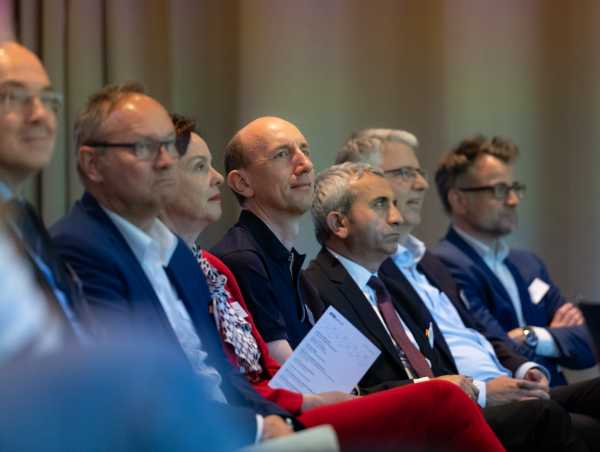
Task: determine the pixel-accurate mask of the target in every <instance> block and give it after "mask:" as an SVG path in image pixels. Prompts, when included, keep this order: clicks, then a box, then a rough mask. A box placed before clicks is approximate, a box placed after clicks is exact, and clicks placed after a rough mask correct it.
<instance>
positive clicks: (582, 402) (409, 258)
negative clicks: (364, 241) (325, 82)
mask: <svg viewBox="0 0 600 452" xmlns="http://www.w3.org/2000/svg"><path fill="white" fill-rule="evenodd" d="M418 144H419V143H418V140H417V138H416V137H415V136H414V135H412V134H411V133H409V132H406V131H401V130H390V129H365V130H362V131H359V132H357V133H355V134H354V138H351V139H350V140H348V141H347V143H346V144H345V146H344V147H343V148H342V150H341V151H340V152H339V153H338V155H337V158H336V161H337V162H343V161H362V162H370V163H372V164H375V165H377V166H379V167H381V169H382V170H383V173H384V175H385V176H386V178H387V179H388V180H389V182H390V183H391V185H392V187H393V189H394V193H395V196H396V201H397V204H398V207H399V209H400V212H401V213H402V217H403V220H404V222H403V228H402V231H403V234H402V237H401V238H400V241H399V244H398V247H397V250H396V252H395V253H394V254H393V255H392V256H391V258H390V259H387V260H386V261H385V262H384V263H383V264H382V266H381V267H380V269H379V275H380V276H381V278H382V280H383V281H384V283H385V285H386V287H387V288H388V290H389V291H390V293H391V294H392V296H393V297H394V298H395V299H396V300H398V301H399V304H401V305H402V307H403V308H404V310H405V311H407V312H409V313H410V315H411V316H412V317H413V319H415V320H416V323H417V324H418V325H419V326H418V328H417V331H413V334H414V335H415V338H418V336H419V335H424V336H426V337H427V338H428V339H429V341H430V342H429V345H430V346H431V347H432V348H433V351H434V352H436V353H435V354H437V356H438V358H441V361H442V362H445V363H446V368H447V369H450V370H452V368H454V369H455V372H456V370H457V371H459V372H460V373H462V374H464V375H470V376H472V377H473V378H474V379H475V380H474V382H475V384H476V385H477V387H478V388H479V398H478V402H479V403H480V404H481V405H482V406H490V405H500V406H499V407H498V408H501V409H503V412H501V417H500V419H502V421H501V422H507V421H509V420H510V418H511V416H512V414H511V411H512V410H514V409H518V407H519V406H522V403H523V402H522V401H523V400H526V399H531V398H539V399H542V400H543V399H547V398H548V397H549V398H550V399H551V400H552V402H556V403H557V404H558V405H560V406H561V407H562V408H563V409H565V410H567V411H568V412H569V413H571V417H572V419H573V425H574V427H575V430H577V432H578V433H579V434H580V435H581V436H582V437H583V438H585V440H586V442H587V443H588V444H590V445H593V444H597V443H598V441H600V437H599V436H598V432H599V431H600V422H599V421H598V420H599V419H600V412H599V411H598V409H597V408H594V407H595V406H597V405H598V403H600V402H599V401H600V379H595V380H590V381H586V382H581V383H579V384H577V385H571V386H562V387H560V388H553V389H552V390H549V388H548V380H547V377H548V375H547V374H546V373H545V372H547V371H545V369H543V368H541V367H540V366H539V365H538V364H536V363H534V362H532V361H529V360H528V359H526V358H525V357H524V356H522V355H520V354H518V353H517V352H516V351H515V350H514V348H513V347H512V346H511V343H510V341H509V340H508V339H507V337H506V335H505V334H493V333H490V332H489V331H487V330H486V328H485V326H484V325H483V324H482V323H481V322H480V321H479V320H478V319H477V318H474V317H473V316H472V315H471V314H470V313H469V312H467V309H465V307H464V305H463V302H462V301H461V294H460V292H459V289H458V288H457V285H456V283H455V281H454V280H453V278H452V276H451V274H450V273H449V271H448V269H447V268H446V267H445V265H444V264H443V263H442V262H441V261H440V260H439V259H438V258H437V257H435V256H434V255H432V254H431V253H429V252H428V251H427V250H426V247H425V245H424V244H423V243H422V242H420V241H419V240H418V239H417V238H416V237H414V236H413V235H411V234H410V233H411V232H412V230H413V229H414V228H415V227H416V226H418V225H419V224H420V223H421V209H422V205H423V201H424V198H425V194H426V192H427V189H428V188H429V183H428V181H427V177H426V173H425V172H424V170H423V169H422V168H421V166H420V163H419V160H418V158H417V155H416V152H415V149H416V148H417V147H418ZM363 252H365V251H364V250H363ZM407 326H409V328H410V325H409V324H407ZM477 331H480V332H482V333H484V334H485V338H484V337H483V336H482V335H481V334H479V333H478V332H477ZM486 339H487V340H486ZM417 342H419V341H418V339H417ZM422 342H423V341H421V343H422ZM420 347H421V349H423V346H422V345H421V344H420ZM435 354H434V355H435ZM437 361H438V362H440V359H438V360H437ZM431 363H432V368H433V369H434V374H435V373H436V372H435V367H434V364H435V361H433V360H432V361H431ZM507 402H514V403H507ZM495 414H496V415H498V412H496V413H495ZM530 420H531V419H530ZM517 431H518V432H522V429H518V428H517V429H514V428H513V429H511V432H513V433H514V432H517ZM543 436H544V438H545V439H546V440H547V439H548V433H547V432H546V433H545V434H544V435H543ZM503 439H504V438H503ZM510 439H511V440H513V441H514V440H516V438H515V437H514V436H510ZM536 447H537V448H543V446H542V445H541V444H539V443H537V444H536Z"/></svg>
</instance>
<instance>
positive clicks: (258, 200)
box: [212, 117, 315, 362]
mask: <svg viewBox="0 0 600 452" xmlns="http://www.w3.org/2000/svg"><path fill="white" fill-rule="evenodd" d="M225 171H226V173H227V184H228V185H229V187H230V188H231V190H232V191H233V193H234V194H235V196H236V197H237V199H238V201H239V203H240V206H241V208H242V212H241V214H240V217H239V220H238V222H237V223H236V224H235V225H234V226H233V227H232V228H231V229H229V231H228V232H227V233H226V234H225V236H224V237H223V239H222V240H221V241H220V242H219V243H218V244H217V246H216V247H215V248H213V250H212V252H213V253H214V254H216V255H217V256H219V257H220V258H221V259H222V260H223V261H224V262H225V264H226V265H227V266H228V267H229V268H230V269H231V270H232V271H233V273H234V274H235V276H236V278H237V280H238V283H239V284H240V287H241V289H242V292H243V295H244V298H245V300H246V303H247V305H248V307H249V309H250V310H251V311H252V315H253V317H254V320H255V321H256V324H257V326H258V329H259V331H260V332H261V334H262V335H263V337H264V339H265V340H266V341H267V343H268V345H269V351H270V352H271V354H272V355H273V356H274V357H275V358H276V359H277V360H278V361H280V362H284V361H285V360H286V359H287V358H288V357H289V356H290V355H291V353H292V350H293V349H294V348H295V347H296V346H297V345H298V344H299V343H300V341H301V340H302V338H303V337H304V336H305V335H306V333H307V332H308V330H309V329H310V327H311V320H310V319H311V317H312V315H311V314H310V312H309V311H308V310H307V308H306V307H305V306H304V304H303V303H302V300H301V296H300V293H299V289H298V279H299V276H300V269H301V267H302V262H303V261H304V257H305V256H304V255H302V254H300V253H298V251H296V249H295V248H294V243H295V241H296V238H297V236H298V232H299V228H300V218H301V217H302V215H303V214H304V213H305V212H306V211H307V210H308V209H309V208H310V205H311V203H312V196H313V189H314V179H315V176H314V171H313V164H312V162H311V160H310V151H309V145H308V142H307V140H306V138H305V137H304V135H303V134H302V133H301V132H300V130H298V128H297V127H296V126H295V125H294V124H292V123H290V122H288V121H285V120H284V119H281V118H276V117H263V118H259V119H256V120H254V121H252V122H250V123H249V124H247V125H246V126H244V127H243V128H242V129H241V130H240V131H239V132H238V133H236V135H235V136H234V137H233V138H232V139H231V141H230V142H229V143H228V144H227V147H226V148H225Z"/></svg>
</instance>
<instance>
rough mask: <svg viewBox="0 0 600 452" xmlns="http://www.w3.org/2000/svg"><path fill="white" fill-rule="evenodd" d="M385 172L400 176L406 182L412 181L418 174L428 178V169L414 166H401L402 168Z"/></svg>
mask: <svg viewBox="0 0 600 452" xmlns="http://www.w3.org/2000/svg"><path fill="white" fill-rule="evenodd" d="M383 174H385V175H386V176H390V177H398V178H400V179H402V180H403V181H405V182H412V181H414V180H415V179H416V178H417V176H421V177H422V178H423V179H425V180H427V178H428V174H427V171H425V170H424V169H423V168H417V167H414V166H401V167H400V168H394V169H391V170H387V171H384V172H383Z"/></svg>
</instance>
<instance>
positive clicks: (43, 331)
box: [0, 42, 87, 355]
mask: <svg viewBox="0 0 600 452" xmlns="http://www.w3.org/2000/svg"><path fill="white" fill-rule="evenodd" d="M61 104H62V96H61V95H60V94H59V93H57V92H55V91H54V90H53V88H52V85H51V83H50V80H49V78H48V74H47V73H46V70H45V69H44V66H43V65H42V63H41V62H40V60H39V59H38V57H37V56H36V55H35V54H33V53H32V52H31V51H29V50H28V49H26V48H25V47H23V46H21V45H19V44H17V43H15V42H2V43H0V204H2V205H3V209H2V210H3V211H4V213H5V215H7V217H8V218H7V220H8V221H7V224H8V232H9V234H10V235H11V236H12V238H13V239H14V240H15V241H16V242H17V248H18V250H19V252H20V253H22V254H23V255H24V256H25V257H26V259H27V260H28V261H29V263H30V264H31V267H32V268H33V270H34V274H35V277H36V280H37V281H38V282H39V284H40V286H41V289H42V291H43V295H42V296H39V297H34V298H33V297H28V298H27V303H28V304H29V308H28V309H27V310H22V311H21V312H22V317H21V318H20V320H19V321H18V322H17V323H13V326H12V333H13V334H12V339H13V340H11V341H7V340H3V344H2V345H3V346H4V347H5V348H6V346H7V345H8V344H10V343H13V344H15V347H16V344H18V347H17V348H18V349H19V350H20V351H17V349H16V348H15V350H13V352H15V353H17V354H19V355H23V354H31V353H32V352H37V351H46V350H50V349H55V348H57V347H60V346H61V345H62V344H64V343H65V342H72V341H74V340H76V339H77V338H79V339H81V340H84V336H85V333H84V331H83V327H82V325H81V322H80V319H81V317H82V316H83V315H84V313H85V311H86V308H87V305H86V303H85V301H84V300H83V298H82V297H81V293H80V291H79V290H78V286H77V284H76V283H75V282H74V275H73V273H72V271H71V270H70V269H69V268H67V267H66V266H65V265H64V263H63V262H62V261H61V259H59V258H58V256H57V253H56V251H55V249H54V247H53V245H52V243H51V241H50V239H49V237H48V232H47V230H46V227H45V226H44V223H43V221H42V220H41V218H40V217H39V216H38V214H37V213H36V212H35V209H34V208H33V207H32V206H31V205H30V204H29V203H28V202H27V201H26V200H25V199H24V198H23V195H22V190H23V187H24V185H25V183H26V182H27V181H28V180H29V179H31V178H32V177H34V176H35V175H37V174H38V173H39V172H40V171H41V170H42V169H44V167H45V166H46V165H47V164H48V163H49V161H50V159H51V158H52V152H53V149H54V141H55V138H56V128H57V122H58V118H57V114H58V111H59V109H60V106H61ZM35 290H37V289H35ZM23 303H24V302H23ZM15 322H16V320H15ZM17 325H21V327H17ZM24 325H37V327H35V328H29V329H27V328H25V327H24ZM40 325H43V327H40ZM17 339H18V340H17Z"/></svg>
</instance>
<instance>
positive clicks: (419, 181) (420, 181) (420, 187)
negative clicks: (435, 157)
mask: <svg viewBox="0 0 600 452" xmlns="http://www.w3.org/2000/svg"><path fill="white" fill-rule="evenodd" d="M428 188H429V181H428V180H427V178H426V177H425V176H424V175H423V174H421V173H417V174H416V175H415V178H414V180H413V183H412V189H413V190H417V191H424V190H427V189H428Z"/></svg>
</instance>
